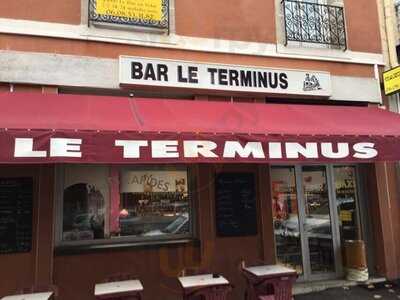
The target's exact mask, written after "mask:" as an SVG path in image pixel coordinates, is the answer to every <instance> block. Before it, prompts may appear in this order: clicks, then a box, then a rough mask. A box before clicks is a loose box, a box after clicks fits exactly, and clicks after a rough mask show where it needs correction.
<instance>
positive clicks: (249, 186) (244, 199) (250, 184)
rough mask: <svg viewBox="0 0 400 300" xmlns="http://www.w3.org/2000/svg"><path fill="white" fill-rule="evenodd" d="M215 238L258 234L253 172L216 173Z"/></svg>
mask: <svg viewBox="0 0 400 300" xmlns="http://www.w3.org/2000/svg"><path fill="white" fill-rule="evenodd" d="M215 214H216V226H217V236H221V237H233V236H248V235H256V234H257V204H256V192H255V178H254V174H253V173H219V174H216V178H215Z"/></svg>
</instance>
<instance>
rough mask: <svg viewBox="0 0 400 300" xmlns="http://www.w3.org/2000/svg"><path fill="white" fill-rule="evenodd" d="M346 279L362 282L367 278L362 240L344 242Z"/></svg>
mask: <svg viewBox="0 0 400 300" xmlns="http://www.w3.org/2000/svg"><path fill="white" fill-rule="evenodd" d="M344 250H345V251H344V252H345V259H344V261H345V268H346V271H347V277H346V278H347V280H351V281H358V282H363V281H367V280H368V278H369V274H368V267H367V257H366V252H365V243H364V241H362V240H347V241H345V242H344Z"/></svg>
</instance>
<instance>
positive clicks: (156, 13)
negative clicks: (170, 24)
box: [96, 0, 162, 22]
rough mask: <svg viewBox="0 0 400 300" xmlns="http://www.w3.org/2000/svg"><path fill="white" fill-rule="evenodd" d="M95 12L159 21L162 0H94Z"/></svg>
mask: <svg viewBox="0 0 400 300" xmlns="http://www.w3.org/2000/svg"><path fill="white" fill-rule="evenodd" d="M96 13H97V14H98V15H107V16H114V17H122V18H132V19H140V20H148V21H157V22H160V21H161V18H162V0H96Z"/></svg>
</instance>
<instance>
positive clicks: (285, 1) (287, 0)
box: [282, 0, 347, 49]
mask: <svg viewBox="0 0 400 300" xmlns="http://www.w3.org/2000/svg"><path fill="white" fill-rule="evenodd" d="M330 3H331V2H328V0H319V1H318V0H307V2H306V1H299V0H282V5H283V17H284V29H285V40H286V44H288V43H289V42H301V43H310V44H317V45H329V46H333V47H336V48H340V49H346V48H347V42H346V28H345V18H344V11H343V7H342V6H338V5H330Z"/></svg>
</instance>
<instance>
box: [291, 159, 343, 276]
mask: <svg viewBox="0 0 400 300" xmlns="http://www.w3.org/2000/svg"><path fill="white" fill-rule="evenodd" d="M298 173H299V176H300V177H301V183H302V184H301V188H300V189H301V190H300V194H301V197H299V200H300V203H299V206H300V208H301V217H300V219H301V221H302V227H303V228H302V232H303V235H302V236H303V239H302V243H303V249H304V250H303V252H304V256H305V257H304V261H305V265H306V275H307V276H306V277H307V279H312V278H315V279H322V278H325V277H331V276H332V277H335V276H336V265H337V264H336V257H337V256H336V255H335V246H336V239H335V233H336V230H335V226H333V225H334V222H333V218H332V215H334V211H333V210H332V196H331V195H332V192H331V185H330V184H329V182H330V178H329V177H330V176H329V173H328V170H327V167H326V166H302V167H301V169H300V170H299V172H298Z"/></svg>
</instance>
